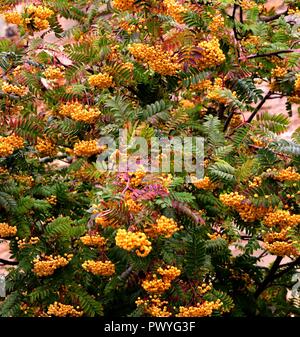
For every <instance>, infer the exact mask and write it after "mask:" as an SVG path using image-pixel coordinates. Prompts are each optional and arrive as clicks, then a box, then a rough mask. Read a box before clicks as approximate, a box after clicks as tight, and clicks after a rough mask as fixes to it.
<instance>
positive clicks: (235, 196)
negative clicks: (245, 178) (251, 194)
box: [219, 192, 271, 222]
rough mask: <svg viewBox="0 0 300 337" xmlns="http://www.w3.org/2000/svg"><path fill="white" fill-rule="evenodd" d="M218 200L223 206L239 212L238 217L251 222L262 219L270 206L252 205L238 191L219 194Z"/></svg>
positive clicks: (269, 209)
mask: <svg viewBox="0 0 300 337" xmlns="http://www.w3.org/2000/svg"><path fill="white" fill-rule="evenodd" d="M219 198H220V200H221V202H222V203H223V204H224V205H225V206H229V207H233V208H235V210H236V211H237V212H238V213H239V215H240V217H241V218H242V219H243V220H244V221H246V222H253V221H255V220H258V219H262V218H263V217H264V216H265V215H266V214H267V213H268V212H270V211H271V208H270V207H263V206H257V207H256V206H254V205H252V204H251V202H250V201H249V200H247V199H246V197H245V196H243V195H240V194H239V193H238V192H231V193H229V194H221V195H220V197H219Z"/></svg>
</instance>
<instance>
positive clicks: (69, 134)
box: [0, 0, 300, 317]
mask: <svg viewBox="0 0 300 337" xmlns="http://www.w3.org/2000/svg"><path fill="white" fill-rule="evenodd" d="M17 3H18V1H8V0H5V1H2V2H1V4H3V8H1V11H2V15H3V16H4V18H5V20H6V21H7V22H8V23H11V24H16V25H17V27H18V31H17V33H16V35H15V36H14V37H13V38H11V39H9V38H5V39H2V40H1V41H0V67H1V81H0V88H1V89H0V132H1V137H0V179H1V184H0V210H1V212H0V238H5V239H6V240H9V242H10V249H11V252H12V257H13V258H15V259H16V261H17V263H18V264H17V266H16V267H15V268H12V269H11V270H10V271H9V274H8V276H7V294H8V295H7V297H6V299H5V300H4V301H3V302H2V303H1V306H0V315H1V316H22V317H45V316H66V315H69V316H82V315H83V316H90V317H94V316H102V315H105V316H110V315H120V316H180V315H185V314H186V315H187V316H192V315H196V316H211V315H214V316H219V315H224V316H254V315H257V316H272V315H273V316H290V315H292V314H293V315H299V301H298V300H297V298H293V299H290V300H287V297H286V291H287V289H291V288H292V286H293V284H294V281H293V275H294V273H295V270H296V269H297V268H299V264H300V262H299V256H300V242H299V237H300V236H299V231H300V229H299V223H300V219H299V205H300V202H299V201H300V194H299V193H300V192H299V187H300V173H299V170H300V158H299V155H300V145H299V139H300V137H299V128H298V129H297V130H296V131H295V132H294V134H293V135H292V137H291V139H286V138H283V137H282V134H284V133H285V132H286V131H287V130H288V128H289V117H287V116H286V115H287V114H288V115H290V114H291V113H292V111H293V109H292V107H294V105H296V104H299V102H300V75H299V72H298V61H299V48H300V47H299V45H300V44H299V41H300V38H299V37H300V36H299V34H300V33H299V29H298V24H297V22H296V20H290V19H288V15H289V14H291V13H294V12H296V14H295V15H299V13H298V12H299V10H298V9H297V6H295V5H294V2H293V1H286V3H287V5H288V11H287V12H286V13H283V14H282V16H280V17H278V16H276V15H274V13H273V12H272V11H268V9H267V7H265V6H264V3H265V1H227V0H219V1H176V0H168V1H167V0H164V1H156V0H149V1H129V0H128V1H120V0H114V1H100V0H97V1H85V0H81V1H74V2H69V1H68V0H53V1H38V4H36V3H37V2H35V6H33V7H32V6H30V5H28V3H27V4H26V5H23V6H21V7H20V12H16V10H15V5H16V4H17ZM297 11H298V12H297ZM297 13H298V14H297ZM62 18H64V19H72V20H73V21H72V22H73V23H74V22H76V24H75V25H74V26H71V27H65V25H64V24H63V23H62ZM262 82H265V83H266V84H267V86H268V88H269V89H268V90H269V92H268V93H266V94H265V93H264V91H263V90H262V89H261V87H260V84H261V83H262ZM278 96H279V97H286V99H287V105H286V108H287V114H285V113H284V112H283V111H282V113H280V114H273V113H272V112H271V111H270V112H264V108H263V106H264V103H265V102H266V101H267V100H269V99H272V98H274V97H278ZM121 129H123V130H126V139H125V140H126V141H127V142H128V147H127V149H126V150H127V151H128V153H129V154H130V155H131V156H133V157H134V158H136V157H135V156H138V154H137V143H136V138H135V137H137V136H139V137H143V139H144V140H145V141H146V143H147V144H150V141H151V139H152V138H153V137H158V138H160V139H164V140H170V139H173V137H179V138H180V139H182V138H183V137H192V136H198V137H204V140H205V146H204V177H203V179H198V180H194V179H195V177H194V176H193V175H192V174H190V173H189V172H187V171H183V172H176V170H175V168H174V165H175V164H174V162H173V161H172V162H171V167H170V172H167V173H166V172H159V173H153V172H152V173H149V172H147V171H146V170H145V167H143V165H141V166H140V168H139V169H138V170H136V171H134V172H131V171H129V172H115V171H113V170H111V171H107V170H103V166H101V165H103V163H102V164H101V163H100V162H99V161H97V155H98V154H100V153H103V152H104V151H105V150H106V148H103V147H101V146H100V145H101V144H100V143H99V144H98V142H99V141H100V139H101V137H102V136H106V137H111V138H113V139H118V137H119V130H121ZM123 141H124V139H123V140H122V139H121V138H120V139H119V141H118V143H117V145H118V146H119V145H120V146H122V145H123ZM102 145H103V144H102ZM114 155H116V156H117V155H118V151H114V152H112V153H109V156H111V157H109V158H112V156H114ZM175 157H176V155H175ZM158 158H159V156H158ZM173 159H174V158H173ZM187 178H190V180H187ZM189 181H192V182H189ZM234 251H235V252H234ZM266 255H268V256H269V257H271V260H272V263H271V264H270V265H269V266H265V265H262V259H263V258H264V257H265V256H266ZM285 261H287V262H285ZM151 295H157V298H156V299H157V300H155V301H154V300H153V297H151ZM57 303H60V304H57ZM297 303H298V304H297ZM60 305H61V308H65V309H64V310H65V311H63V310H62V311H60V310H59V306H60ZM209 308H213V309H211V310H210V309H209Z"/></svg>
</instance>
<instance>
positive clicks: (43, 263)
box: [33, 254, 73, 277]
mask: <svg viewBox="0 0 300 337" xmlns="http://www.w3.org/2000/svg"><path fill="white" fill-rule="evenodd" d="M72 258H73V254H65V257H62V256H60V255H57V256H53V255H50V256H44V257H43V258H41V257H37V258H35V259H34V260H33V263H34V265H33V272H34V273H35V274H36V275H37V276H39V277H43V276H50V275H53V274H54V272H55V270H56V269H58V268H61V267H64V266H66V265H67V264H68V263H69V262H70V261H71V259H72Z"/></svg>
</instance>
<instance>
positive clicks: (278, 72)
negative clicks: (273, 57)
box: [271, 65, 288, 78]
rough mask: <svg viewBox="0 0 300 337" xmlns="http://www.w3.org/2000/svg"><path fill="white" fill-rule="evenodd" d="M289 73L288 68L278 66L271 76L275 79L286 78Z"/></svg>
mask: <svg viewBox="0 0 300 337" xmlns="http://www.w3.org/2000/svg"><path fill="white" fill-rule="evenodd" d="M287 72H288V70H287V67H280V66H278V65H277V66H276V67H275V68H274V69H273V70H272V71H271V76H272V77H274V78H280V77H284V76H285V75H286V74H287Z"/></svg>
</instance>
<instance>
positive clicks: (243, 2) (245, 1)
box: [239, 0, 257, 11]
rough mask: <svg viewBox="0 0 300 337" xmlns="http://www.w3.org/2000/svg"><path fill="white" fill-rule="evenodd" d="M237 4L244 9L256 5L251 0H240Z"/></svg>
mask: <svg viewBox="0 0 300 337" xmlns="http://www.w3.org/2000/svg"><path fill="white" fill-rule="evenodd" d="M239 5H240V6H241V8H242V9H243V10H244V11H247V10H250V9H252V8H254V7H256V6H257V5H256V3H255V1H253V0H240V1H239Z"/></svg>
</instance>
